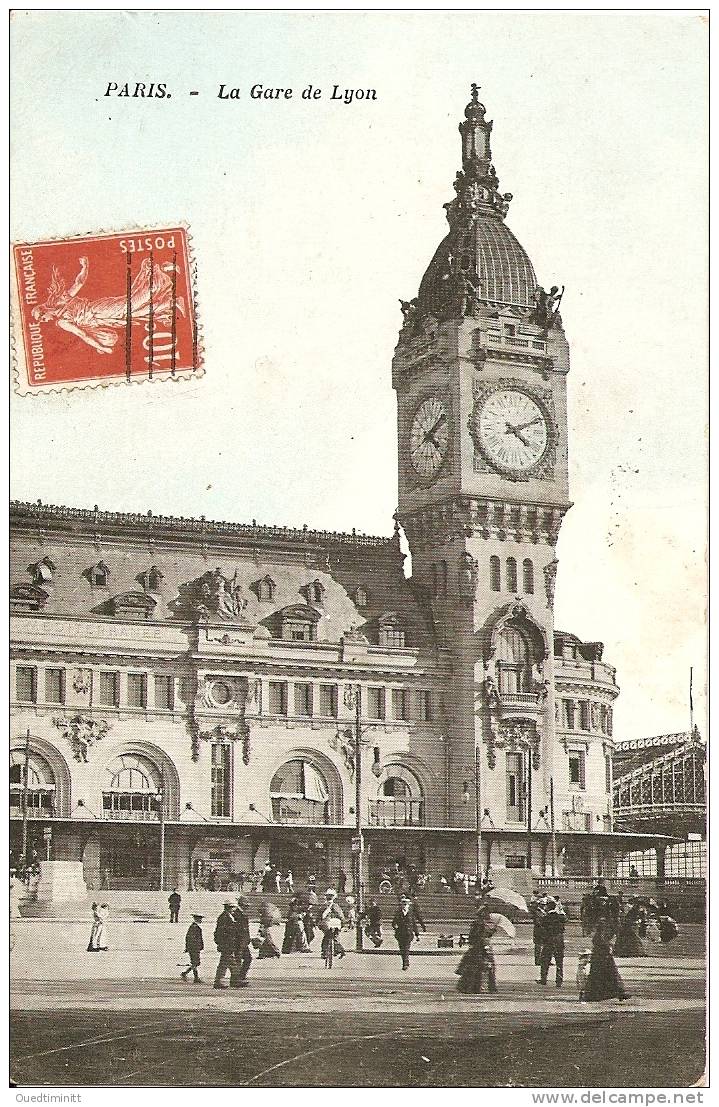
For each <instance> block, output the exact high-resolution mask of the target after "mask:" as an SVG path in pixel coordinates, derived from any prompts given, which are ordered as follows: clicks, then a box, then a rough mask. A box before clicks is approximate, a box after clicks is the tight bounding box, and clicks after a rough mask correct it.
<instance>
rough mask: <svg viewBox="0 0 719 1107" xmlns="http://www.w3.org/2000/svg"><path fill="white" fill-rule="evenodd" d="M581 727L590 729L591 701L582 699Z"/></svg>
mask: <svg viewBox="0 0 719 1107" xmlns="http://www.w3.org/2000/svg"><path fill="white" fill-rule="evenodd" d="M579 729H580V730H589V703H588V702H587V700H581V701H580V704H579Z"/></svg>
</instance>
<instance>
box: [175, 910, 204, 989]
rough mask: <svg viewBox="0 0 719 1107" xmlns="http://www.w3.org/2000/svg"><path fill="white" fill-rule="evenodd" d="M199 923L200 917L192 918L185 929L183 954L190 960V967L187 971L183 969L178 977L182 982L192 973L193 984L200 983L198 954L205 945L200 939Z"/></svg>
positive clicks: (200, 929) (194, 916)
mask: <svg viewBox="0 0 719 1107" xmlns="http://www.w3.org/2000/svg"><path fill="white" fill-rule="evenodd" d="M201 922H202V915H193V916H192V922H191V923H190V925H189V927H188V928H187V934H186V935H185V953H186V954H187V955H188V956H189V958H190V967H189V969H185V971H184V972H181V973H180V976H181V977H182V979H183V980H187V977H188V975H189V974H190V973H192V975H193V978H194V979H193V983H194V984H200V983H201V980H200V974H199V973H198V971H197V970H198V969H199V967H200V954H201V952H202V950H203V949H204V948H205V943H204V941H203V939H202V927H201V926H200V923H201Z"/></svg>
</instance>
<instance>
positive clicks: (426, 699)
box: [418, 688, 432, 723]
mask: <svg viewBox="0 0 719 1107" xmlns="http://www.w3.org/2000/svg"><path fill="white" fill-rule="evenodd" d="M418 696H419V719H420V722H422V723H430V722H431V721H432V693H431V692H429V691H427V689H426V688H422V689H420V691H419V693H418Z"/></svg>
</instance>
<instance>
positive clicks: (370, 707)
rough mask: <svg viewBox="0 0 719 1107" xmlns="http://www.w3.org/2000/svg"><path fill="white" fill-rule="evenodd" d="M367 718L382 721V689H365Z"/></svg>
mask: <svg viewBox="0 0 719 1107" xmlns="http://www.w3.org/2000/svg"><path fill="white" fill-rule="evenodd" d="M367 718H368V719H384V688H368V689H367Z"/></svg>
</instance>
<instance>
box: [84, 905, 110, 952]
mask: <svg viewBox="0 0 719 1107" xmlns="http://www.w3.org/2000/svg"><path fill="white" fill-rule="evenodd" d="M103 940H104V921H103V918H102V915H101V914H100V908H99V906H98V904H97V903H93V905H92V927H91V928H90V941H89V942H88V943H87V952H88V953H99V951H100V950H101V949H102V948H103V945H102V942H103ZM104 948H107V947H106V946H105V947H104Z"/></svg>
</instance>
